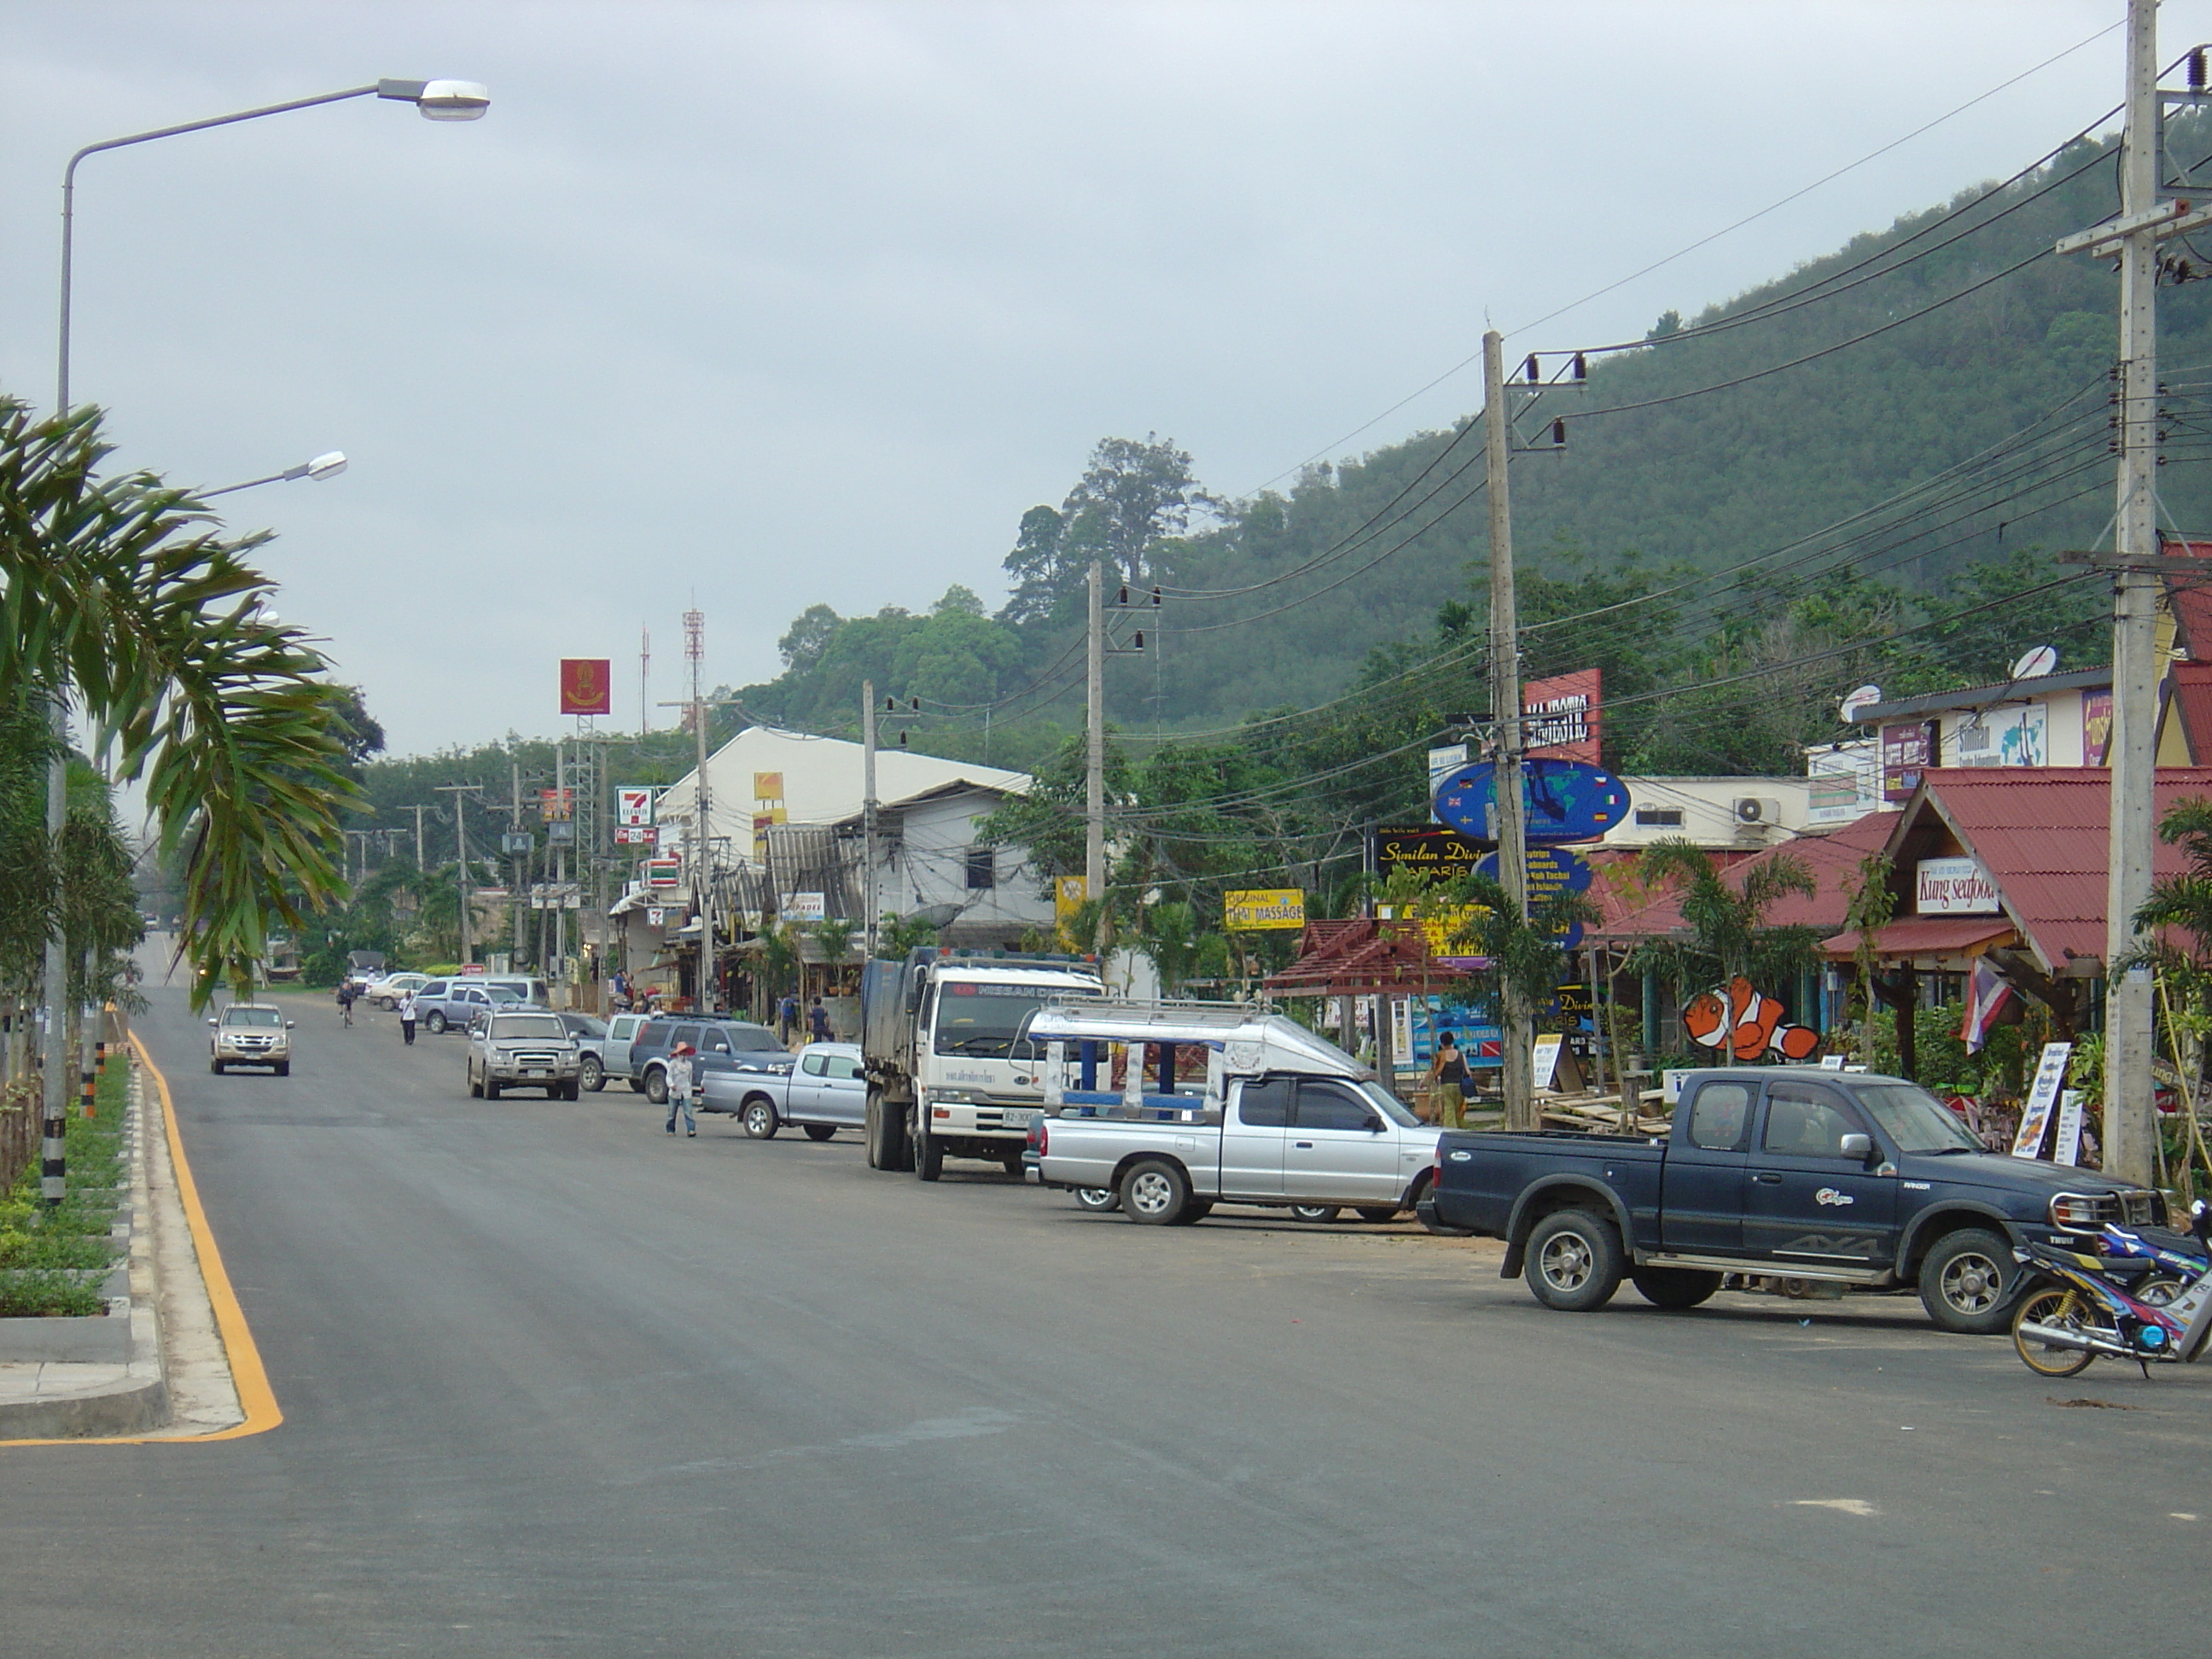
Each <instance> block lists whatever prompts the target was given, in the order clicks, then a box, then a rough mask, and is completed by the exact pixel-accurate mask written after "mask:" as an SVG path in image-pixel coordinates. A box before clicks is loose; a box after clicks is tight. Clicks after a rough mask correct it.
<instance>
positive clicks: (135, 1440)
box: [0, 1031, 284, 1446]
mask: <svg viewBox="0 0 2212 1659" xmlns="http://www.w3.org/2000/svg"><path fill="white" fill-rule="evenodd" d="M131 1048H132V1049H133V1050H134V1051H135V1052H136V1053H137V1056H138V1060H139V1063H140V1064H141V1065H143V1066H145V1068H146V1074H147V1075H148V1076H149V1077H150V1078H152V1079H154V1087H155V1089H156V1090H157V1091H159V1092H160V1094H161V1127H162V1130H163V1133H166V1134H167V1137H168V1141H169V1167H170V1168H171V1169H173V1170H175V1171H176V1176H177V1196H178V1199H179V1200H180V1201H181V1202H182V1203H183V1205H184V1206H185V1224H186V1225H188V1226H189V1227H190V1228H191V1234H192V1249H193V1250H194V1252H195V1253H196V1254H197V1255H198V1257H199V1263H200V1277H201V1278H202V1279H204V1281H205V1282H206V1285H207V1294H208V1303H209V1304H210V1306H211V1307H212V1308H213V1309H214V1310H215V1322H216V1330H217V1331H219V1332H220V1333H221V1334H222V1346H223V1350H224V1352H226V1353H227V1354H228V1356H229V1358H230V1378H231V1384H232V1386H233V1387H234V1388H235V1389H237V1390H238V1403H239V1405H240V1407H241V1408H242V1409H243V1410H244V1411H245V1413H246V1420H245V1421H244V1422H243V1423H238V1424H234V1425H232V1426H231V1427H229V1428H227V1429H216V1430H213V1431H210V1432H209V1433H207V1434H131V1435H106V1436H85V1437H70V1438H61V1439H53V1440H0V1446H189V1445H193V1444H197V1443H200V1442H203V1441H208V1440H242V1439H244V1438H246V1437H247V1436H248V1435H255V1434H266V1433H268V1432H269V1431H270V1430H271V1429H273V1428H275V1427H276V1425H278V1424H280V1423H282V1422H283V1420H284V1413H283V1410H282V1408H280V1407H278V1405H277V1404H276V1390H275V1389H272V1388H270V1386H269V1372H268V1370H267V1368H266V1367H264V1365H263V1364H262V1363H261V1350H260V1348H259V1347H258V1346H256V1345H255V1343H254V1340H253V1332H252V1328H250V1327H249V1326H248V1325H247V1324H246V1310H245V1309H243V1308H241V1307H240V1305H239V1303H238V1292H237V1291H234V1290H233V1289H232V1288H231V1284H230V1275H229V1273H227V1272H225V1271H224V1269H223V1265H222V1250H221V1249H217V1248H216V1242H215V1231H214V1229H213V1228H211V1227H210V1226H209V1225H208V1218H207V1212H206V1211H205V1210H204V1209H203V1208H202V1207H201V1206H200V1189H199V1185H198V1183H197V1182H195V1181H194V1180H193V1179H192V1166H191V1163H190V1161H189V1160H187V1159H186V1158H185V1143H184V1139H183V1137H182V1136H181V1135H180V1134H179V1132H178V1129H177V1107H176V1102H175V1101H174V1100H173V1098H172V1097H171V1096H170V1094H169V1079H167V1078H166V1077H164V1076H162V1074H161V1067H160V1066H156V1065H155V1063H154V1056H153V1055H152V1054H149V1053H148V1052H147V1050H146V1044H145V1042H144V1041H143V1039H142V1038H141V1037H140V1036H139V1035H138V1034H137V1032H136V1031H133V1032H131Z"/></svg>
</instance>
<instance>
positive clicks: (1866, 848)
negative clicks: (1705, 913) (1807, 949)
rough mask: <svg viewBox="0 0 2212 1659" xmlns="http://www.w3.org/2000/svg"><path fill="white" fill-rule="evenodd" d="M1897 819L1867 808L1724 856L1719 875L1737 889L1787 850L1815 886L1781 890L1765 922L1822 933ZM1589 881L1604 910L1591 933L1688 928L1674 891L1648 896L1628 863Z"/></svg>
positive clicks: (1662, 933) (1643, 933) (1840, 919)
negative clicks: (1818, 830) (1838, 822)
mask: <svg viewBox="0 0 2212 1659" xmlns="http://www.w3.org/2000/svg"><path fill="white" fill-rule="evenodd" d="M1897 819H1898V815H1897V814H1896V813H1894V812H1869V813H1868V814H1867V815H1866V816H1865V817H1863V818H1859V819H1857V820H1856V821H1855V822H1853V823H1847V824H1844V825H1842V826H1841V827H1840V828H1838V829H1836V830H1835V831H1834V832H1833V833H1832V834H1829V835H1826V836H1811V835H1807V836H1796V837H1795V838H1793V839H1791V840H1789V841H1785V842H1782V843H1781V844H1780V845H1778V846H1775V847H1769V848H1765V849H1764V850H1763V851H1760V852H1758V853H1754V854H1751V855H1750V856H1749V857H1747V858H1739V859H1737V860H1734V861H1733V862H1730V863H1729V866H1728V867H1727V868H1726V869H1724V870H1723V872H1722V879H1723V880H1724V881H1726V882H1728V883H1729V884H1730V885H1731V886H1734V887H1735V888H1737V889H1738V890H1741V888H1742V886H1743V884H1744V881H1745V879H1746V878H1747V877H1748V875H1749V874H1750V872H1752V871H1753V870H1755V869H1757V868H1759V866H1761V865H1762V864H1765V863H1770V862H1771V861H1772V860H1773V859H1774V858H1775V857H1776V855H1777V854H1782V853H1787V854H1790V857H1791V858H1793V859H1796V860H1797V861H1798V862H1799V863H1800V864H1802V865H1803V866H1805V867H1806V868H1807V869H1808V870H1809V871H1811V872H1812V874H1813V879H1814V880H1815V881H1816V882H1818V883H1819V884H1820V892H1819V894H1818V895H1817V896H1814V897H1813V898H1809V899H1808V898H1802V897H1800V896H1798V895H1796V894H1795V893H1790V894H1786V895H1784V897H1783V899H1782V901H1781V902H1780V903H1778V904H1777V905H1776V906H1775V907H1774V908H1773V909H1771V911H1769V912H1768V913H1767V917H1766V920H1767V924H1768V925H1769V926H1770V927H1794V926H1797V925H1799V924H1802V925H1804V926H1806V927H1818V928H1820V930H1821V932H1822V933H1823V934H1826V933H1833V932H1835V931H1836V930H1837V929H1838V928H1839V927H1842V926H1843V925H1844V917H1845V916H1846V915H1847V914H1848V913H1849V911H1850V902H1851V893H1852V891H1853V890H1856V889H1857V886H1858V879H1859V865H1860V862H1861V861H1862V860H1864V859H1865V857H1866V856H1867V854H1869V853H1875V852H1879V851H1881V848H1882V847H1883V846H1884V845H1885V844H1886V843H1887V842H1888V840H1889V834H1890V831H1891V830H1893V829H1895V828H1896V827H1897ZM1608 878H1609V879H1608ZM1592 887H1593V890H1599V889H1603V890H1604V891H1603V892H1602V894H1601V903H1602V904H1603V905H1604V908H1605V913H1606V914H1605V919H1604V920H1603V921H1601V923H1599V924H1598V926H1596V927H1593V928H1591V929H1590V933H1591V936H1592V937H1593V938H1595V939H1605V940H1613V941H1620V942H1626V941H1630V940H1634V939H1663V938H1666V937H1668V935H1670V934H1675V933H1686V932H1687V931H1688V930H1687V929H1686V927H1684V926H1683V923H1682V904H1681V896H1680V893H1679V892H1675V891H1668V892H1665V893H1661V894H1658V895H1657V896H1653V895H1652V894H1651V893H1650V891H1649V890H1646V889H1644V888H1642V887H1640V886H1638V885H1637V884H1636V883H1635V880H1634V868H1633V866H1632V865H1631V866H1620V865H1616V866H1613V867H1612V868H1610V869H1607V870H1605V871H1603V872H1601V873H1600V876H1599V879H1598V880H1597V881H1596V882H1595V883H1593V884H1592Z"/></svg>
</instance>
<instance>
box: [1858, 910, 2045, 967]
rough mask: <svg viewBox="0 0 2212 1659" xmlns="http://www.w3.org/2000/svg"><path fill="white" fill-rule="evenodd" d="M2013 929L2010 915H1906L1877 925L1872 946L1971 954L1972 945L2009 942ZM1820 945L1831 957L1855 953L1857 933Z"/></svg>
mask: <svg viewBox="0 0 2212 1659" xmlns="http://www.w3.org/2000/svg"><path fill="white" fill-rule="evenodd" d="M2015 931H2016V930H2015V928H2014V927H2013V925H2012V918H2011V917H2009V916H1906V917H1904V918H1903V919H1902V920H1900V921H1893V922H1891V923H1889V924H1888V925H1887V927H1881V928H1879V929H1877V930H1876V932H1875V936H1874V948H1875V954H1876V955H1877V956H1883V957H1921V956H1927V957H1938V956H1942V957H1948V956H1956V955H1959V954H1960V953H1964V954H1966V955H1967V956H1974V955H1977V954H1978V952H1977V951H1976V950H1975V948H1974V947H1975V946H1977V945H1991V944H1995V943H1997V942H2000V941H2002V942H2006V943H2009V942H2010V941H2011V939H2013V937H2014V934H2015ZM1820 948H1821V949H1822V950H1824V951H1826V952H1827V953H1828V954H1829V955H1830V956H1832V957H1850V956H1854V955H1856V954H1857V951H1858V948H1859V936H1858V935H1857V933H1838V934H1837V935H1835V937H1833V938H1832V939H1823V940H1822V941H1821V942H1820Z"/></svg>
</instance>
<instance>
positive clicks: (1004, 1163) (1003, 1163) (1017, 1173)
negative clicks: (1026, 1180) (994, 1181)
mask: <svg viewBox="0 0 2212 1659" xmlns="http://www.w3.org/2000/svg"><path fill="white" fill-rule="evenodd" d="M999 1167H1000V1169H1002V1170H1005V1171H1006V1173H1007V1174H1008V1175H1010V1176H1013V1178H1014V1179H1015V1180H1017V1181H1019V1180H1020V1179H1021V1178H1022V1155H1021V1154H1020V1153H1019V1152H1010V1153H1009V1154H1007V1155H1006V1157H1005V1158H1000V1160H999Z"/></svg>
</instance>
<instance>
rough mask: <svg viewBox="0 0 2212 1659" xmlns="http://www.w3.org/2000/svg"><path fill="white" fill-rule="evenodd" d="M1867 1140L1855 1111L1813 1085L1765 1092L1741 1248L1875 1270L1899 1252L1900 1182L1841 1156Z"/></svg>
mask: <svg viewBox="0 0 2212 1659" xmlns="http://www.w3.org/2000/svg"><path fill="white" fill-rule="evenodd" d="M1847 1134H1864V1135H1869V1137H1870V1131H1869V1128H1868V1127H1867V1124H1866V1122H1865V1121H1864V1119H1863V1118H1862V1117H1861V1116H1860V1115H1859V1111H1858V1109H1857V1107H1856V1106H1853V1105H1852V1104H1851V1103H1850V1102H1849V1101H1847V1100H1845V1099H1844V1097H1843V1096H1842V1095H1841V1094H1840V1093H1839V1092H1838V1091H1836V1090H1833V1089H1831V1088H1828V1087H1827V1086H1826V1085H1822V1084H1818V1083H1796V1082H1776V1083H1771V1084H1769V1085H1767V1088H1766V1121H1765V1125H1764V1126H1763V1128H1762V1130H1761V1133H1760V1135H1759V1150H1758V1151H1757V1152H1753V1154H1752V1157H1751V1161H1750V1164H1751V1181H1750V1183H1749V1185H1748V1186H1747V1188H1745V1193H1746V1200H1745V1205H1744V1243H1745V1245H1746V1247H1747V1249H1748V1250H1749V1251H1750V1253H1751V1254H1752V1255H1759V1256H1765V1257H1766V1258H1767V1259H1769V1260H1771V1261H1804V1262H1807V1263H1808V1264H1813V1263H1822V1262H1825V1263H1829V1264H1832V1265H1835V1266H1839V1267H1872V1266H1878V1265H1880V1264H1881V1263H1882V1262H1884V1261H1887V1260H1888V1259H1889V1258H1890V1257H1891V1256H1893V1255H1895V1253H1896V1249H1897V1177H1896V1176H1893V1175H1876V1174H1875V1167H1876V1166H1875V1164H1873V1163H1871V1162H1869V1160H1868V1159H1866V1158H1850V1157H1846V1156H1844V1148H1843V1138H1844V1136H1845V1135H1847Z"/></svg>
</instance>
